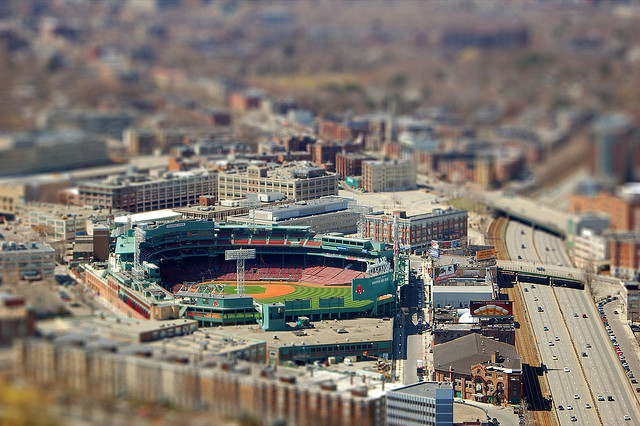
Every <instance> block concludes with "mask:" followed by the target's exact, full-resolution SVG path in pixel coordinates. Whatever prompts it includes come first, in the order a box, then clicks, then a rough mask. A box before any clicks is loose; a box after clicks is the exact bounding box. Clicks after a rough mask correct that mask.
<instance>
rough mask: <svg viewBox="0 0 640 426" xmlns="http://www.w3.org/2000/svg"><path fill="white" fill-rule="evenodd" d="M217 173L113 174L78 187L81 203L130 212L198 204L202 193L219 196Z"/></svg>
mask: <svg viewBox="0 0 640 426" xmlns="http://www.w3.org/2000/svg"><path fill="white" fill-rule="evenodd" d="M216 179H217V176H216V174H215V173H213V172H210V171H208V170H205V169H197V170H190V171H180V172H165V173H162V174H155V173H152V174H149V175H142V174H135V175H125V176H110V177H108V178H106V179H104V180H101V181H92V182H85V183H82V184H80V185H79V186H78V203H79V204H83V205H85V204H88V205H93V206H97V207H100V208H108V209H113V210H123V211H127V212H130V213H139V212H147V211H151V210H161V209H172V208H175V207H182V206H185V205H187V204H198V200H199V198H200V196H201V195H214V196H215V195H216V193H217V190H216V186H217V185H216V184H217V182H216Z"/></svg>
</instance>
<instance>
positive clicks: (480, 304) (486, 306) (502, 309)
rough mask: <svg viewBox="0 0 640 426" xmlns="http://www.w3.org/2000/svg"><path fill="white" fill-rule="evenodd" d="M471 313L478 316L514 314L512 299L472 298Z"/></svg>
mask: <svg viewBox="0 0 640 426" xmlns="http://www.w3.org/2000/svg"><path fill="white" fill-rule="evenodd" d="M469 310H470V311H471V315H473V316H477V317H505V316H513V309H512V308H511V301H510V300H486V301H477V300H472V301H471V302H470V303H469Z"/></svg>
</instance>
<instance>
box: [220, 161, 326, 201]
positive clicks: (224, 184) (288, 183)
mask: <svg viewBox="0 0 640 426" xmlns="http://www.w3.org/2000/svg"><path fill="white" fill-rule="evenodd" d="M256 192H280V193H282V194H284V195H285V197H286V198H287V199H289V200H294V201H302V200H310V199H314V198H320V197H324V196H327V195H338V176H337V175H336V174H334V173H328V172H326V171H325V170H324V169H322V168H318V167H313V166H310V165H308V164H306V163H295V164H293V165H290V166H287V167H281V168H276V169H271V170H270V169H269V168H268V167H265V166H249V167H248V168H247V170H246V171H226V172H220V173H219V174H218V195H219V199H222V200H224V199H239V198H243V197H244V196H245V195H246V194H247V193H256Z"/></svg>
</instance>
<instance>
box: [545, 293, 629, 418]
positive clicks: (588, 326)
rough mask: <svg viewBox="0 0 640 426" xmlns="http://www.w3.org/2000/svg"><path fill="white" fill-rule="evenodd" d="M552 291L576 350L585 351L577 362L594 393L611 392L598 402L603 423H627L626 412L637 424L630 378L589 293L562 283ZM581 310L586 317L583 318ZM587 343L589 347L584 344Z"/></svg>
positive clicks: (580, 352) (579, 352)
mask: <svg viewBox="0 0 640 426" xmlns="http://www.w3.org/2000/svg"><path fill="white" fill-rule="evenodd" d="M555 292H556V296H557V298H558V302H559V304H560V306H561V307H562V310H563V311H564V316H565V320H566V322H567V325H568V326H569V330H570V331H571V334H572V335H573V343H574V347H575V349H576V351H577V353H578V354H582V352H585V353H586V354H587V356H586V357H582V356H580V362H581V363H582V365H583V366H584V370H585V374H586V375H587V378H588V380H589V382H590V384H591V390H592V391H593V393H594V396H597V395H603V396H604V397H605V399H606V398H607V397H608V396H609V395H611V396H613V398H614V401H606V400H605V401H599V402H598V404H599V408H600V410H601V413H602V418H603V420H604V422H605V424H607V425H609V424H612V425H613V424H627V422H628V421H625V420H624V418H623V417H624V415H625V414H626V415H629V416H630V417H631V421H632V422H635V423H636V424H637V423H638V422H640V416H639V414H640V413H639V412H638V409H637V402H636V400H635V396H634V395H633V393H632V392H633V391H632V389H631V386H630V383H629V380H628V378H627V376H626V374H624V370H623V369H622V365H621V363H620V361H619V359H618V357H617V355H616V354H615V352H614V351H613V346H612V345H611V342H610V339H609V336H608V334H606V332H605V329H604V327H603V323H602V321H601V320H600V317H599V315H598V313H597V310H596V309H595V308H594V306H593V304H592V303H591V301H590V299H589V296H588V294H587V293H586V292H585V291H583V290H576V289H570V288H561V287H557V288H555ZM583 313H586V314H587V316H588V318H583V317H582V314H583ZM574 314H578V316H577V317H576V316H574ZM587 343H590V345H591V348H587V347H586V344H587Z"/></svg>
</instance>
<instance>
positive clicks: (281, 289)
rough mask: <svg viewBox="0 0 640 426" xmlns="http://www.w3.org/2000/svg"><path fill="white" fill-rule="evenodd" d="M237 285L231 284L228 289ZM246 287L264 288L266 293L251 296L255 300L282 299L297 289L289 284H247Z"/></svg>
mask: <svg viewBox="0 0 640 426" xmlns="http://www.w3.org/2000/svg"><path fill="white" fill-rule="evenodd" d="M235 286H236V284H229V285H228V287H235ZM245 286H247V287H249V286H252V287H262V288H264V293H259V294H251V295H250V296H251V297H253V298H254V299H268V298H271V297H281V296H286V295H287V294H291V293H293V292H294V291H295V287H294V286H292V285H288V284H281V283H277V284H275V283H274V284H265V283H262V284H249V283H245Z"/></svg>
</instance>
